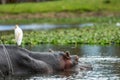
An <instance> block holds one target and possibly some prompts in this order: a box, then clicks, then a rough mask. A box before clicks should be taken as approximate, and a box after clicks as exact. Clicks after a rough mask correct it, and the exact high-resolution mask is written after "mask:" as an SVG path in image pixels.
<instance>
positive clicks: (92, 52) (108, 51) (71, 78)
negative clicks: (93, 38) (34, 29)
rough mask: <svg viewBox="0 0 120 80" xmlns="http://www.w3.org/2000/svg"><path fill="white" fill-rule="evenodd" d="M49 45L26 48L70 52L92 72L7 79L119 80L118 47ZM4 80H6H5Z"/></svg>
mask: <svg viewBox="0 0 120 80" xmlns="http://www.w3.org/2000/svg"><path fill="white" fill-rule="evenodd" d="M74 46H75V45H66V46H63V45H51V44H46V45H45V44H44V45H38V46H34V47H30V46H26V48H27V49H29V50H32V51H48V50H49V49H53V50H57V51H58V50H59V51H61V50H62V51H70V53H71V54H77V55H79V57H80V59H79V64H78V65H80V64H81V62H82V63H88V64H90V65H91V66H92V67H93V69H92V70H82V71H81V70H77V71H76V70H75V71H74V70H73V71H65V72H59V73H55V74H50V75H40V74H37V75H27V76H22V77H20V76H17V77H11V78H10V77H8V78H7V79H11V80H120V46H115V45H108V46H100V45H78V46H77V47H74ZM7 79H6V80H7Z"/></svg>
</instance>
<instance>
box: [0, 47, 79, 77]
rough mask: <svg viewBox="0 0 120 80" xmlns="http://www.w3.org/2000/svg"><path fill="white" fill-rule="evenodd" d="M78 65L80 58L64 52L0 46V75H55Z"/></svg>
mask: <svg viewBox="0 0 120 80" xmlns="http://www.w3.org/2000/svg"><path fill="white" fill-rule="evenodd" d="M77 64H78V56H76V55H70V53H69V52H68V51H67V52H62V51H52V52H32V51H29V50H27V49H24V48H20V47H16V46H2V45H0V75H8V74H12V75H21V74H31V73H40V74H43V73H53V72H56V71H64V70H66V69H69V68H72V67H74V66H75V65H77Z"/></svg>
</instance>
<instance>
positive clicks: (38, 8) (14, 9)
mask: <svg viewBox="0 0 120 80" xmlns="http://www.w3.org/2000/svg"><path fill="white" fill-rule="evenodd" d="M104 1H105V0H90V2H89V0H57V1H48V2H40V3H19V4H6V5H0V13H14V14H15V13H16V14H18V13H39V12H63V11H70V12H71V11H72V12H76V11H78V12H79V11H80V12H86V11H87V12H88V11H113V12H118V11H119V10H120V5H119V3H120V0H111V1H110V3H109V4H107V5H106V4H104ZM105 2H108V0H106V1H105Z"/></svg>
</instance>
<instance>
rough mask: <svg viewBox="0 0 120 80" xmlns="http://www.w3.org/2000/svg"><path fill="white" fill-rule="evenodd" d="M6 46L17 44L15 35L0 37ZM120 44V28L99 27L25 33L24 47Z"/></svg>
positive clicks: (111, 26) (110, 26)
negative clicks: (38, 45)
mask: <svg viewBox="0 0 120 80" xmlns="http://www.w3.org/2000/svg"><path fill="white" fill-rule="evenodd" d="M0 38H1V40H2V41H3V43H4V44H15V40H14V34H13V32H12V33H9V35H8V34H4V33H2V35H1V36H0ZM48 43H50V44H120V27H116V26H113V25H99V26H93V27H82V28H66V29H55V30H38V31H24V38H23V41H22V45H37V44H48Z"/></svg>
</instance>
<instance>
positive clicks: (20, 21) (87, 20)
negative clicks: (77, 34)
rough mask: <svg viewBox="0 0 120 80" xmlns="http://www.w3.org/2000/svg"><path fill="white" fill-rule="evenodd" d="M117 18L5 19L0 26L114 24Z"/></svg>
mask: <svg viewBox="0 0 120 80" xmlns="http://www.w3.org/2000/svg"><path fill="white" fill-rule="evenodd" d="M116 22H120V19H119V17H78V18H40V19H38V18H33V19H6V20H0V24H16V23H17V24H31V23H36V24H41V23H49V24H80V23H116Z"/></svg>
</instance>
